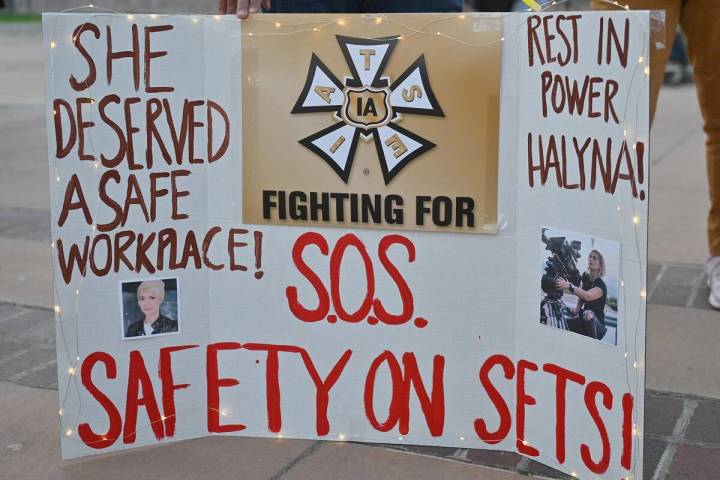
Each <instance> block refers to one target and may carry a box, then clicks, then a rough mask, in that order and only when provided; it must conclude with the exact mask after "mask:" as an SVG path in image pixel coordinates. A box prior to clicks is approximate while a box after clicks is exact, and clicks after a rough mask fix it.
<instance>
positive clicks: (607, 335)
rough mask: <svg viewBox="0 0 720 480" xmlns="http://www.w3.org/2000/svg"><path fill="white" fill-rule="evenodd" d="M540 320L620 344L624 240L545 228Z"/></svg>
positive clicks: (543, 231) (552, 325)
mask: <svg viewBox="0 0 720 480" xmlns="http://www.w3.org/2000/svg"><path fill="white" fill-rule="evenodd" d="M541 255H542V257H541V262H542V263H541V264H542V273H541V280H540V290H541V300H540V323H542V324H544V325H548V326H551V327H555V328H558V329H561V330H567V331H570V332H573V333H578V334H580V335H584V336H586V337H589V338H592V339H594V340H599V341H601V342H604V343H609V344H611V345H617V334H618V331H619V329H618V325H619V323H620V318H619V315H618V298H619V295H618V293H619V292H618V285H619V281H618V279H619V278H620V274H619V268H620V245H619V244H618V243H616V242H611V241H609V240H602V239H598V238H594V237H592V236H589V235H585V234H582V233H578V232H572V231H567V230H561V229H557V228H551V227H545V228H543V230H542V247H541Z"/></svg>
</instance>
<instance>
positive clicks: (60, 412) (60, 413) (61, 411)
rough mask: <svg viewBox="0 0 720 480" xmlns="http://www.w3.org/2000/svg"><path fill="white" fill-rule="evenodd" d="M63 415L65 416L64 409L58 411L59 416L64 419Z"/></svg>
mask: <svg viewBox="0 0 720 480" xmlns="http://www.w3.org/2000/svg"><path fill="white" fill-rule="evenodd" d="M62 414H63V409H62V408H61V409H60V410H58V415H60V416H61V417H62Z"/></svg>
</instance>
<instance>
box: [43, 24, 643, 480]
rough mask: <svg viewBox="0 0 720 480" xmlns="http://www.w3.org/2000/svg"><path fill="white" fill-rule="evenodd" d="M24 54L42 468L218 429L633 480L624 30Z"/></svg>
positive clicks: (389, 27) (248, 40) (639, 252)
mask: <svg viewBox="0 0 720 480" xmlns="http://www.w3.org/2000/svg"><path fill="white" fill-rule="evenodd" d="M43 30H44V35H45V37H44V41H45V61H46V69H47V92H46V93H47V125H48V157H49V172H50V191H51V200H52V203H51V206H52V212H51V220H52V245H51V248H52V254H53V267H54V273H55V298H56V308H55V312H56V317H57V322H56V325H57V346H58V350H57V360H58V378H59V379H58V389H59V402H60V405H59V411H58V413H59V416H58V423H59V428H60V432H61V439H62V443H61V445H62V456H63V458H75V457H82V456H86V455H92V454H97V453H106V452H116V451H119V450H123V449H130V448H134V447H139V446H144V445H154V444H158V443H166V442H171V441H175V440H182V439H188V438H196V437H202V436H207V435H213V434H225V435H239V436H254V437H283V438H306V439H322V440H332V441H348V440H352V441H361V442H381V443H398V444H414V445H418V444H419V445H436V446H451V447H456V448H483V449H497V450H507V451H514V452H519V453H520V454H522V455H525V456H527V457H529V458H532V459H534V460H537V461H539V462H542V463H544V464H547V465H550V466H552V467H554V468H557V469H560V470H562V471H564V472H567V473H568V474H573V475H575V476H577V477H578V478H607V479H618V478H628V477H632V478H640V477H641V472H642V441H641V439H642V431H643V386H644V378H645V377H644V368H645V365H644V339H645V277H646V275H645V268H646V265H647V261H646V245H647V242H646V241H647V197H648V190H647V178H648V171H647V170H648V162H647V152H648V148H647V139H648V76H647V73H648V72H649V70H646V65H645V63H644V62H645V59H646V58H647V46H648V41H647V33H648V15H647V13H646V12H624V11H623V12H617V13H603V14H601V13H588V12H584V13H576V14H572V15H558V16H555V15H544V14H542V15H541V14H508V15H503V16H498V15H480V14H478V15H470V14H463V15H457V14H432V15H384V16H369V17H368V16H361V15H347V16H329V15H325V16H308V15H305V16H297V17H295V16H273V15H258V16H255V17H254V18H253V19H252V20H249V21H246V22H239V21H237V20H236V19H235V18H233V17H227V18H226V17H202V16H152V15H147V16H145V15H142V16H140V15H138V16H125V15H111V14H94V15H85V14H47V15H45V16H44V18H43ZM438 33H439V34H438ZM415 87H416V88H415ZM341 138H344V140H341ZM351 147H352V148H354V149H355V150H354V154H352V155H351ZM398 153H399V155H397V156H395V155H396V154H398ZM410 155H413V158H411V159H410ZM366 169H367V171H368V172H367V173H365V170H366ZM344 177H345V178H344ZM268 192H269V193H268ZM283 192H284V193H283ZM325 194H326V195H325ZM399 199H401V200H399ZM463 199H472V202H470V201H469V200H463ZM266 200H267V201H266ZM263 202H265V203H263ZM418 205H419V207H418ZM338 206H339V207H338ZM265 207H267V209H268V210H269V212H270V214H271V215H270V218H269V220H268V221H265V219H264V213H263V209H264V208H265ZM253 212H254V213H253ZM283 212H284V213H283ZM339 212H342V216H341V217H339V216H338V215H339V214H340V213H339ZM326 214H327V216H328V218H329V219H330V220H328V221H325V220H324V216H325V215H326ZM253 215H254V216H253ZM281 215H284V216H285V217H286V218H285V220H282V219H281V218H280V217H281ZM486 215H487V216H486ZM400 218H402V222H399V220H398V219H400ZM377 219H379V220H378V221H376V220H377ZM388 219H390V220H393V222H395V223H393V222H390V221H389V220H388ZM471 219H474V225H473V226H471V225H470V220H471ZM421 222H423V223H422V224H421ZM444 223H446V225H444ZM488 225H489V226H491V228H488V229H487V230H486V229H485V227H486V226H488ZM328 227H332V228H328ZM417 230H422V231H417ZM480 232H486V233H492V234H487V235H475V234H467V233H480Z"/></svg>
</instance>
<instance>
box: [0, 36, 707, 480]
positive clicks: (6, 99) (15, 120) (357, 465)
mask: <svg viewBox="0 0 720 480" xmlns="http://www.w3.org/2000/svg"><path fill="white" fill-rule="evenodd" d="M40 42H41V37H40V34H39V29H38V28H37V26H30V27H28V26H20V27H18V26H13V27H10V28H8V27H7V26H2V25H0V172H1V175H0V425H2V428H0V477H3V478H17V479H25V478H32V479H36V478H68V479H81V478H97V477H98V476H100V475H102V476H104V477H108V475H111V476H109V477H108V478H112V475H116V476H117V477H118V478H120V475H122V478H150V476H161V477H165V476H170V475H172V476H173V477H174V478H178V479H182V478H195V477H196V475H197V472H198V471H204V474H203V475H204V476H207V477H208V478H228V477H231V476H232V477H235V476H237V475H238V474H239V472H238V465H245V466H248V465H250V466H252V468H251V469H249V470H248V471H247V475H245V473H246V472H245V470H243V471H242V473H243V478H264V479H267V478H271V479H277V478H283V479H292V478H308V477H310V476H313V475H314V476H316V477H319V478H330V477H331V476H332V477H333V478H335V477H339V476H342V477H343V478H358V479H360V478H362V479H366V478H391V477H398V478H400V477H403V478H410V477H417V478H438V477H444V478H450V479H452V478H468V477H478V478H484V479H499V480H500V479H512V478H518V474H523V475H527V474H533V475H540V476H545V477H550V478H567V477H566V476H563V475H562V474H558V473H557V472H553V471H551V470H549V469H548V468H546V467H543V466H541V465H540V464H537V463H535V462H532V461H529V460H527V459H524V458H521V457H519V456H518V455H515V454H510V453H498V452H490V451H485V450H463V449H460V450H458V449H454V448H453V449H445V448H430V447H388V446H383V445H377V446H367V445H357V444H331V443H323V442H321V443H315V442H308V441H279V440H257V439H240V438H220V437H214V438H207V439H202V440H194V441H188V442H180V443H178V444H174V445H167V446H163V447H162V456H163V458H164V461H163V462H162V464H163V465H164V467H163V468H167V469H169V470H164V471H159V470H156V468H158V467H153V466H152V459H153V458H154V457H155V456H156V455H158V454H160V452H159V450H157V448H146V449H141V450H139V451H133V452H132V453H123V454H115V455H107V456H103V457H100V458H93V459H88V460H81V461H73V462H62V463H61V462H60V461H59V458H58V440H57V437H58V434H57V432H56V431H55V428H56V425H57V423H56V413H57V412H56V409H57V392H56V389H57V378H56V372H55V368H56V367H55V360H54V359H55V354H54V348H55V346H54V327H53V315H52V311H51V310H50V308H49V307H50V306H51V304H52V301H51V283H50V281H51V272H50V256H49V254H50V245H49V236H48V231H49V228H48V223H49V222H48V217H49V213H48V211H49V199H48V188H47V185H48V178H47V175H48V173H47V172H48V170H47V159H46V144H45V134H44V129H45V126H44V110H43V108H44V107H43V105H44V100H43V98H42V91H43V87H42V85H43V76H42V64H41V50H40ZM6 85H12V88H5V86H6ZM703 143H704V137H703V133H702V129H701V124H700V120H699V113H698V109H697V105H696V100H695V97H694V92H693V89H692V88H691V87H690V88H680V89H670V90H668V89H666V90H664V91H663V94H662V97H661V103H660V106H659V110H658V118H657V121H656V124H655V127H654V131H653V140H652V157H651V164H652V170H651V182H652V190H651V197H650V209H651V210H650V265H649V268H648V294H649V297H648V300H649V303H650V305H649V307H648V339H647V366H648V370H647V386H648V390H647V393H646V420H645V422H646V424H645V425H646V429H645V432H644V434H645V473H644V478H646V479H653V480H664V479H678V480H680V479H693V480H696V479H711V478H717V477H718V474H717V472H718V471H720V375H718V370H719V369H720V368H719V367H720V358H719V356H718V347H717V346H718V345H719V344H720V313H718V312H715V311H713V310H712V309H711V308H710V307H709V305H708V304H707V294H708V292H707V286H706V285H705V282H704V278H703V275H702V263H703V262H704V260H705V255H706V253H705V252H706V248H705V228H704V225H705V211H706V208H707V188H706V185H705V167H704V160H703V158H704V154H703ZM27 415H32V418H33V421H32V422H26V420H24V419H25V418H27V417H26V416H27ZM415 454H419V455H422V457H418V456H417V455H415ZM128 459H132V461H128ZM480 465H484V466H491V467H493V469H489V468H486V467H483V466H480ZM108 472H111V473H109V474H108Z"/></svg>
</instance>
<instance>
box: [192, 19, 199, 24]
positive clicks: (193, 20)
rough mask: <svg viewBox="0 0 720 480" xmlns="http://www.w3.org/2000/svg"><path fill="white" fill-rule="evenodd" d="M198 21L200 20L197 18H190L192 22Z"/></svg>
mask: <svg viewBox="0 0 720 480" xmlns="http://www.w3.org/2000/svg"><path fill="white" fill-rule="evenodd" d="M199 21H200V20H198V19H197V18H193V19H192V22H193V23H198V22H199Z"/></svg>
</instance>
